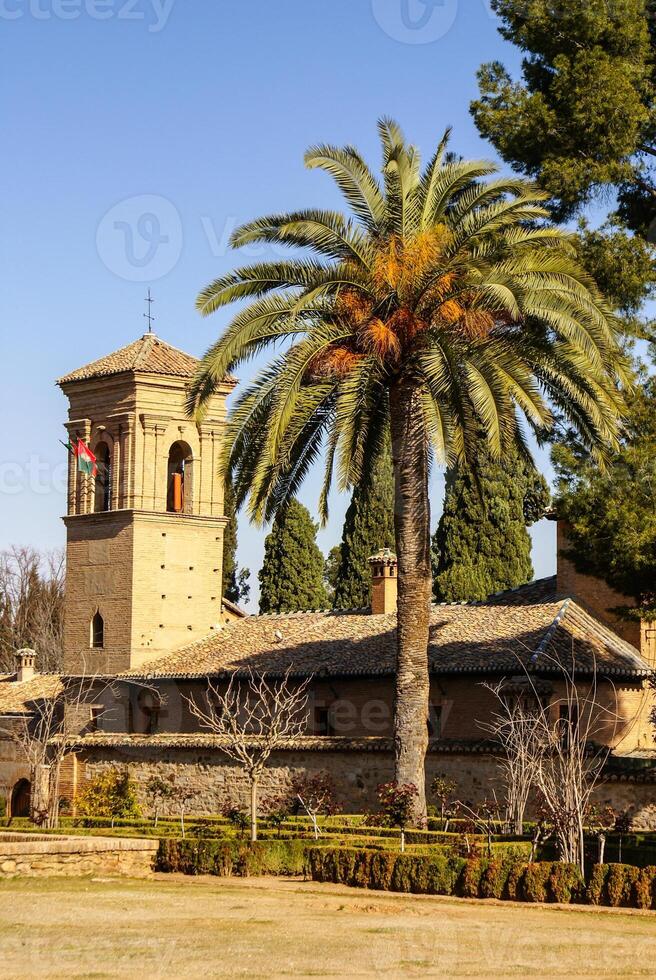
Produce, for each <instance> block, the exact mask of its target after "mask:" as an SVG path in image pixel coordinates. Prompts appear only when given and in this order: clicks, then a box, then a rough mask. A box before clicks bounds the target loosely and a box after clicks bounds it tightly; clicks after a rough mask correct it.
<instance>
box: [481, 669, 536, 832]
mask: <svg viewBox="0 0 656 980" xmlns="http://www.w3.org/2000/svg"><path fill="white" fill-rule="evenodd" d="M482 686H483V687H485V688H487V690H488V691H490V692H491V693H492V694H493V695H494V696H495V698H496V699H497V702H498V704H499V709H498V711H495V712H493V714H492V720H491V721H490V722H487V723H484V724H480V727H481V728H482V729H483V731H485V732H488V733H489V734H490V735H491V736H492V738H493V739H494V741H495V742H496V743H497V744H498V745H499V746H500V748H501V750H502V754H501V756H500V757H499V768H500V770H501V778H502V782H503V787H504V796H505V804H506V820H507V823H508V825H509V827H511V828H512V832H513V833H514V834H517V835H518V836H520V837H521V836H522V834H523V833H524V815H525V813H526V807H527V805H528V800H529V797H530V795H531V790H534V789H535V785H536V779H537V768H538V766H539V765H540V760H541V757H542V753H543V751H544V749H545V745H544V740H543V738H542V725H541V723H540V720H539V715H540V710H541V704H542V701H540V700H539V699H540V697H542V694H543V692H542V690H541V689H540V690H538V688H539V687H540V685H539V682H537V681H529V680H527V679H524V678H519V681H518V682H513V681H510V682H508V681H507V680H502V681H499V682H498V683H496V684H492V683H484V684H483V685H482Z"/></svg>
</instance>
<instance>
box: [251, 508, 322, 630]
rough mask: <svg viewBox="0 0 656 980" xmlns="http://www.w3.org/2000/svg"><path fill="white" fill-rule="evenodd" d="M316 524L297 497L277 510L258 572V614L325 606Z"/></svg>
mask: <svg viewBox="0 0 656 980" xmlns="http://www.w3.org/2000/svg"><path fill="white" fill-rule="evenodd" d="M317 527H318V525H316V524H315V523H314V521H313V520H312V518H311V517H310V512H309V511H308V509H307V507H304V506H303V504H300V503H299V502H298V501H297V500H291V501H290V502H289V503H288V504H286V506H285V507H284V508H282V509H281V510H280V511H279V512H278V514H277V516H276V519H275V520H274V522H273V525H272V527H271V531H270V532H269V534H267V537H266V541H265V544H264V562H263V564H262V568H261V569H260V572H259V579H260V612H261V613H279V612H297V611H301V610H305V609H325V608H326V606H327V605H328V597H327V595H326V589H325V586H324V583H323V565H324V559H323V555H322V554H321V552H320V550H319V547H318V545H317V541H316V535H317Z"/></svg>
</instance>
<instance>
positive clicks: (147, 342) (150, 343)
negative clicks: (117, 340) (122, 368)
mask: <svg viewBox="0 0 656 980" xmlns="http://www.w3.org/2000/svg"><path fill="white" fill-rule="evenodd" d="M156 339H157V338H156V336H155V334H154V333H145V334H144V335H143V337H141V340H142V342H143V343H142V348H141V350H140V351H138V352H137V356H136V357H135V359H134V361H133V362H132V370H133V371H138V370H139V368H140V367H141V365H142V364H143V363H144V361H145V360H146V358H147V357H148V356H149V354H150V353H151V351H152V349H153V347H154V346H155V340H156ZM136 342H137V343H138V341H136Z"/></svg>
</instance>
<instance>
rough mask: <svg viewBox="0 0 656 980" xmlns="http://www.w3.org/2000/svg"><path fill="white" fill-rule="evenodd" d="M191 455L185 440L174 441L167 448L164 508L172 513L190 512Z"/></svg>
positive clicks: (191, 499) (191, 486)
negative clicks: (167, 459) (167, 460)
mask: <svg viewBox="0 0 656 980" xmlns="http://www.w3.org/2000/svg"><path fill="white" fill-rule="evenodd" d="M193 463H194V460H193V455H192V452H191V447H190V446H189V445H188V444H187V443H186V442H174V443H173V445H172V446H171V448H170V450H169V462H168V468H167V485H166V509H167V511H169V512H170V513H173V514H191V512H192V504H193V499H194V498H193V482H192V481H193Z"/></svg>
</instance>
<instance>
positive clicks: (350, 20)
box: [0, 0, 555, 584]
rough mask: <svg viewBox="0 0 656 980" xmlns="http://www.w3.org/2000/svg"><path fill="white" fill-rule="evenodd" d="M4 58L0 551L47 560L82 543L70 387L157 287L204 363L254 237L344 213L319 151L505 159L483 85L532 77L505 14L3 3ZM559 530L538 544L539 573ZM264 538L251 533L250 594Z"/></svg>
mask: <svg viewBox="0 0 656 980" xmlns="http://www.w3.org/2000/svg"><path fill="white" fill-rule="evenodd" d="M0 58H1V65H2V67H1V69H0V71H1V72H2V86H1V89H0V103H1V118H2V120H3V130H4V133H3V137H4V138H3V152H2V154H1V156H0V174H1V178H2V180H1V186H2V188H3V195H2V214H1V225H0V227H1V229H2V232H1V255H0V259H1V262H2V279H3V288H2V291H1V292H0V316H1V321H0V322H1V323H2V362H3V372H2V374H3V385H2V389H1V398H2V403H1V404H2V429H3V432H2V448H1V451H0V501H1V506H0V521H1V522H2V523H1V524H0V547H6V546H7V545H9V544H35V545H38V546H40V547H43V548H51V547H56V546H59V545H61V544H62V543H63V541H64V528H63V524H62V522H61V520H60V516H61V514H62V513H63V512H64V504H65V495H64V474H65V468H66V459H65V450H64V449H63V447H62V446H61V445H60V444H59V442H58V439H59V438H62V437H63V434H64V430H63V428H62V426H61V423H62V421H63V419H64V418H65V415H66V404H65V399H64V397H63V395H62V394H61V393H60V391H59V389H57V388H56V387H55V386H54V379H55V378H56V377H58V376H59V375H62V374H64V373H65V372H67V371H69V370H71V369H73V368H75V367H78V366H80V365H82V364H84V363H86V362H88V361H90V360H93V359H94V358H96V357H99V356H100V355H102V354H106V353H108V352H110V351H111V350H114V349H116V348H118V347H120V346H122V345H124V344H126V343H129V342H130V341H132V340H134V339H135V338H136V337H138V336H139V335H140V334H141V333H143V330H144V325H145V321H144V319H143V316H142V314H143V312H144V309H145V304H144V301H143V300H144V296H145V294H146V290H147V288H148V287H149V286H150V287H151V289H152V293H153V296H154V298H155V304H154V306H153V313H154V314H155V316H156V318H157V319H156V322H155V331H156V333H158V334H159V335H160V336H161V337H162V338H163V339H165V340H167V341H169V342H170V343H172V344H174V345H176V346H179V347H182V348H184V349H185V350H187V351H189V352H190V353H193V354H196V355H200V354H201V353H202V352H203V351H204V350H205V349H206V347H207V346H208V345H209V344H210V342H211V341H213V340H214V339H215V337H216V336H217V334H218V333H219V332H220V331H221V330H222V328H223V327H224V326H225V324H226V323H227V321H228V318H229V314H228V312H226V311H223V312H222V313H220V314H217V315H215V316H214V317H210V318H209V319H201V318H200V317H199V315H198V314H197V313H196V312H195V309H194V301H195V297H196V294H197V292H198V290H199V289H200V288H201V287H202V286H204V285H205V284H206V283H207V282H208V281H209V280H211V279H212V278H214V277H215V276H217V275H219V274H221V273H223V272H225V271H226V270H228V269H229V268H231V266H232V265H234V264H235V262H238V261H243V257H241V258H240V257H239V256H238V254H237V253H230V252H229V250H228V249H227V246H226V242H227V238H228V237H229V235H230V232H231V230H232V229H233V228H234V227H235V225H236V224H238V223H240V222H242V221H244V220H246V219H249V218H251V217H254V216H257V215H260V214H264V213H268V212H271V211H276V210H279V209H280V210H283V209H285V210H287V209H293V208H296V207H300V206H305V205H314V206H328V207H331V206H334V205H336V204H338V203H339V201H338V197H337V195H336V192H335V191H334V189H333V186H332V184H331V181H330V179H329V178H328V177H327V176H326V175H324V174H321V173H319V172H307V171H305V170H304V168H303V162H302V161H303V152H304V150H305V149H306V147H307V146H308V145H310V144H312V143H314V142H319V141H321V142H333V143H347V142H348V143H355V144H357V145H358V146H359V147H360V148H361V149H362V150H363V151H364V153H365V154H366V155H367V156H368V157H369V159H371V160H372V162H374V163H375V162H376V161H377V159H378V146H377V137H376V130H375V123H376V119H377V118H378V117H379V116H381V115H384V114H385V115H392V116H394V117H396V118H397V119H398V120H399V121H400V122H401V123H402V125H403V126H404V128H405V129H406V132H407V134H408V136H409V137H410V138H411V139H412V140H413V141H414V142H416V143H417V144H418V145H419V146H420V147H421V148H422V150H423V152H424V155H425V157H427V156H428V155H429V154H430V152H431V151H432V150H433V148H434V145H435V142H436V140H437V139H438V138H439V136H440V135H441V133H442V132H443V130H444V128H445V127H446V126H447V125H449V124H451V125H453V127H454V137H453V148H454V149H455V150H457V151H458V152H459V153H461V154H463V155H465V156H474V155H475V156H480V155H485V156H488V157H489V156H494V154H493V151H492V149H491V148H490V147H489V146H487V145H486V144H485V143H484V142H483V141H482V140H481V139H480V138H479V137H478V134H477V132H476V129H475V127H474V125H473V122H472V120H471V118H470V116H469V111H468V107H469V102H470V100H471V98H472V97H473V96H474V95H475V93H476V80H475V74H476V70H477V68H478V67H479V65H480V64H481V62H483V61H487V60H491V59H495V58H499V59H501V60H503V61H504V62H505V63H506V64H507V65H509V66H510V67H511V69H513V70H515V69H516V68H517V65H518V56H517V52H516V51H515V49H514V48H512V47H511V46H510V45H508V44H506V43H505V42H503V41H502V40H501V38H500V37H499V35H498V33H497V24H496V20H495V18H494V16H493V15H492V14H491V12H490V11H489V9H488V3H487V0H275V2H272V0H0ZM265 255H266V253H264V252H261V253H255V254H253V253H251V255H250V256H248V255H247V256H245V257H246V258H248V257H250V258H253V257H256V256H257V257H259V258H261V257H263V256H265ZM253 370H254V366H253V365H249V366H248V367H247V368H246V369H244V370H242V371H241V372H240V377H241V378H242V379H243V380H247V379H248V377H249V376H250V375H251V374H252V372H253ZM539 461H540V465H541V467H542V469H543V471H545V472H546V473H547V475H549V474H548V465H547V461H546V459H545V457H544V456H540V457H539ZM317 482H318V480H317V479H314V478H313V479H310V480H308V482H307V484H306V486H305V488H304V491H303V494H302V499H303V501H304V502H305V503H306V504H308V506H310V508H311V509H313V508H314V503H315V500H316V494H317ZM433 482H434V494H433V496H434V506H433V510H434V518H435V520H436V519H437V517H438V516H439V510H440V503H441V488H442V478H441V476H440V474H436V475H435V478H434V481H433ZM346 504H347V501H346V500H344V499H341V498H340V499H335V500H334V502H333V508H332V518H331V522H330V525H329V527H328V528H327V529H325V530H324V531H322V532H321V533H320V537H319V540H320V544H321V546H322V548H323V549H324V551H327V550H328V548H329V547H330V546H331V545H332V544H333V543H335V542H336V541H337V540H339V537H340V534H341V522H342V516H343V512H344V510H345V507H346ZM553 530H554V529H553V527H552V526H551V525H549V524H547V523H546V522H542V524H541V525H538V527H537V528H536V529H534V532H533V537H534V554H533V558H534V564H535V567H536V571H537V573H538V574H540V575H543V574H549V573H550V572H551V571H552V570H553V568H554V564H555V544H554V533H553ZM263 540H264V532H263V531H262V530H261V529H255V528H252V527H248V526H247V525H246V524H245V522H244V521H242V522H241V523H240V546H239V559H240V562H241V564H245V565H248V566H249V567H250V568H251V569H252V570H253V573H254V574H253V577H252V580H251V581H252V583H253V584H256V576H255V572H256V570H257V569H258V568H259V566H260V563H261V555H262V547H263Z"/></svg>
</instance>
